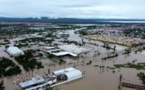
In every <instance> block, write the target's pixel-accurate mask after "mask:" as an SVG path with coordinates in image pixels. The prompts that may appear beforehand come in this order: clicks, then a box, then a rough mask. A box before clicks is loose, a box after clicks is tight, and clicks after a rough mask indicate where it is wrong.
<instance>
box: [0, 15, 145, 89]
mask: <svg viewBox="0 0 145 90" xmlns="http://www.w3.org/2000/svg"><path fill="white" fill-rule="evenodd" d="M43 19H44V20H45V19H46V18H45V17H43V18H42V19H41V20H42V21H37V20H36V21H37V22H36V21H35V20H34V21H25V20H24V21H15V22H14V21H7V22H6V21H5V22H4V21H1V22H0V90H145V86H144V85H145V71H144V70H145V61H144V56H145V23H131V22H130V23H128V22H127V23H126V22H108V21H107V22H104V21H103V22H96V21H94V20H91V21H90V22H92V23H91V24H88V23H87V24H86V23H85V24H84V23H80V22H79V21H78V22H77V23H74V22H73V23H72V21H69V20H70V19H69V20H68V21H67V20H66V21H65V23H62V22H61V23H60V22H58V23H57V22H56V21H55V23H54V22H48V21H46V22H45V21H43ZM1 20H2V19H1ZM4 20H5V19H4ZM7 20H10V19H7ZM17 20H18V19H17ZM48 20H49V19H48ZM80 21H81V20H80ZM87 21H88V20H87ZM87 21H86V22H87ZM66 22H70V23H66ZM104 86H105V87H104Z"/></svg>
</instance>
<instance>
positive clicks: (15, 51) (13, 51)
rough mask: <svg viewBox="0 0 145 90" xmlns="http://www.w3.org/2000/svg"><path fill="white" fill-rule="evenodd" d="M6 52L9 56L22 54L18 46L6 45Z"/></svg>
mask: <svg viewBox="0 0 145 90" xmlns="http://www.w3.org/2000/svg"><path fill="white" fill-rule="evenodd" d="M7 52H8V53H9V54H10V55H11V56H19V55H24V52H23V51H22V50H20V49H19V48H18V47H8V48H7Z"/></svg>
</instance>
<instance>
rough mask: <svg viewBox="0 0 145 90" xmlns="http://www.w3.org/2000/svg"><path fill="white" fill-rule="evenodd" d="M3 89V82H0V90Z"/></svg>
mask: <svg viewBox="0 0 145 90" xmlns="http://www.w3.org/2000/svg"><path fill="white" fill-rule="evenodd" d="M4 89H5V87H4V81H1V82H0V90H4Z"/></svg>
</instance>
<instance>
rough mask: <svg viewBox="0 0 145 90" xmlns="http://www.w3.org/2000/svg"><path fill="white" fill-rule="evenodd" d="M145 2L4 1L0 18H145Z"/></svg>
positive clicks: (132, 0)
mask: <svg viewBox="0 0 145 90" xmlns="http://www.w3.org/2000/svg"><path fill="white" fill-rule="evenodd" d="M144 5H145V0H23V1H22V0H0V8H1V9H0V16H6V17H41V16H47V17H73V18H140V19H141V18H144V19H145V9H144Z"/></svg>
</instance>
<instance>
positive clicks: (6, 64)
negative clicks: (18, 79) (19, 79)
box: [0, 57, 21, 77]
mask: <svg viewBox="0 0 145 90" xmlns="http://www.w3.org/2000/svg"><path fill="white" fill-rule="evenodd" d="M19 73H21V69H20V67H19V66H17V65H15V63H13V62H12V60H9V59H7V58H4V57H2V58H1V60H0V77H2V76H11V75H14V74H19Z"/></svg>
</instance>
